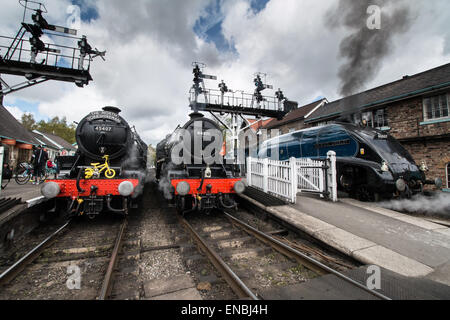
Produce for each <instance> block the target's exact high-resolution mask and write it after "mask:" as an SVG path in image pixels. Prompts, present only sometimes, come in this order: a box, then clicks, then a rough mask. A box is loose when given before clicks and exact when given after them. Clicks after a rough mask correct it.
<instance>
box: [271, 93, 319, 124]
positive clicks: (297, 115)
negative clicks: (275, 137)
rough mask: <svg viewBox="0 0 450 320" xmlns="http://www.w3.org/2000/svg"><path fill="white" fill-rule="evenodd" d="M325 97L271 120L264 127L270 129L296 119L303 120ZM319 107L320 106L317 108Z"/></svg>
mask: <svg viewBox="0 0 450 320" xmlns="http://www.w3.org/2000/svg"><path fill="white" fill-rule="evenodd" d="M324 100H325V99H321V100H318V101H314V102H313V103H310V104H308V105H306V106H303V107H300V108H298V109H295V110H293V111H291V112H289V113H288V114H287V115H286V116H285V117H284V118H283V119H281V120H277V119H274V121H271V122H270V123H269V124H268V125H266V126H264V128H265V129H272V128H277V127H280V126H282V125H284V124H287V123H291V122H294V121H298V120H303V119H304V118H305V117H306V116H307V115H308V114H309V113H310V112H311V111H313V110H314V109H315V108H316V107H318V106H319V105H320V104H321V103H323V101H324ZM319 109H321V108H319Z"/></svg>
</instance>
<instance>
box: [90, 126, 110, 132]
mask: <svg viewBox="0 0 450 320" xmlns="http://www.w3.org/2000/svg"><path fill="white" fill-rule="evenodd" d="M112 129H113V128H112V127H105V126H95V127H94V130H95V131H102V132H111V131H112Z"/></svg>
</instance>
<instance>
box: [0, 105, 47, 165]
mask: <svg viewBox="0 0 450 320" xmlns="http://www.w3.org/2000/svg"><path fill="white" fill-rule="evenodd" d="M38 144H39V142H37V141H36V139H34V137H33V135H32V134H31V133H30V132H29V131H28V130H27V129H26V128H24V127H23V126H22V124H21V123H20V122H19V121H17V120H16V118H14V116H13V115H12V114H11V113H9V111H8V110H6V108H5V107H4V106H3V105H1V104H0V145H1V146H3V147H5V159H4V162H7V163H9V164H10V165H11V166H12V167H13V168H15V167H16V166H17V164H18V163H21V162H28V161H30V159H31V155H32V152H33V145H38Z"/></svg>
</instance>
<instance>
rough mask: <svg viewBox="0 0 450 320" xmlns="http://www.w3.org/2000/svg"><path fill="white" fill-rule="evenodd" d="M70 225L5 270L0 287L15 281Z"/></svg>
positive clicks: (57, 231)
mask: <svg viewBox="0 0 450 320" xmlns="http://www.w3.org/2000/svg"><path fill="white" fill-rule="evenodd" d="M69 224H70V220H69V221H67V222H66V223H65V224H64V225H63V226H62V227H60V228H59V229H58V230H56V231H55V232H54V233H53V234H51V235H50V236H49V237H47V238H46V239H45V240H44V241H42V242H41V243H40V244H39V245H37V246H36V247H35V248H33V249H32V250H31V251H29V252H28V253H27V254H26V255H24V256H23V257H22V258H21V259H20V260H18V261H17V262H16V263H14V264H13V265H12V266H11V267H9V268H8V269H7V270H5V271H4V272H3V273H2V274H1V275H0V285H4V284H7V283H9V282H10V281H11V280H13V279H14V278H15V277H16V276H17V275H18V274H19V273H20V272H21V271H22V270H23V269H25V267H26V266H27V265H28V264H30V263H31V262H33V261H34V260H35V259H36V258H38V257H39V256H40V255H41V254H42V252H43V251H44V249H45V248H47V247H48V246H49V245H50V244H52V243H53V242H54V241H55V240H56V237H57V236H58V235H59V234H61V233H62V232H63V231H64V230H65V229H66V228H67V227H68V226H69Z"/></svg>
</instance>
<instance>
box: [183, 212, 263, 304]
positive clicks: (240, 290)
mask: <svg viewBox="0 0 450 320" xmlns="http://www.w3.org/2000/svg"><path fill="white" fill-rule="evenodd" d="M179 219H180V221H181V223H182V224H183V225H184V226H185V227H186V229H187V230H188V231H189V233H190V234H191V235H192V238H193V240H194V241H195V242H196V243H197V244H198V245H199V247H200V249H201V250H202V251H203V252H204V253H205V254H206V255H207V257H208V259H209V260H210V261H211V263H212V264H213V265H214V267H216V269H217V270H218V271H219V272H220V274H221V275H222V277H223V278H224V279H225V281H226V282H227V283H228V285H229V286H230V287H231V289H233V291H234V292H235V293H236V295H237V296H238V297H239V298H240V299H251V300H259V298H258V297H257V296H256V295H255V294H254V293H253V292H252V291H251V290H250V289H249V288H248V287H247V285H246V284H245V283H244V282H243V281H242V280H241V279H240V278H239V277H238V276H237V275H236V273H234V271H233V270H231V268H230V267H229V266H228V265H227V264H226V263H225V261H223V259H222V258H221V257H220V256H219V255H218V254H217V253H216V252H215V251H214V249H212V248H211V247H210V246H208V244H207V243H206V241H205V240H204V239H203V238H202V237H201V236H200V235H199V234H198V233H197V232H196V231H195V230H194V228H193V227H192V226H191V225H190V224H189V222H187V221H186V219H184V218H182V217H180V218H179Z"/></svg>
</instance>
